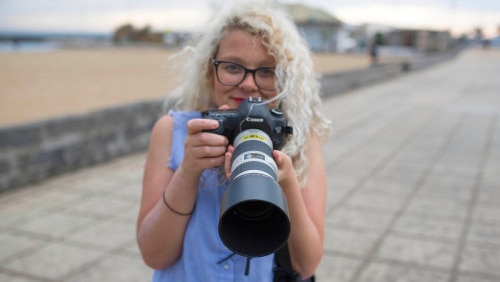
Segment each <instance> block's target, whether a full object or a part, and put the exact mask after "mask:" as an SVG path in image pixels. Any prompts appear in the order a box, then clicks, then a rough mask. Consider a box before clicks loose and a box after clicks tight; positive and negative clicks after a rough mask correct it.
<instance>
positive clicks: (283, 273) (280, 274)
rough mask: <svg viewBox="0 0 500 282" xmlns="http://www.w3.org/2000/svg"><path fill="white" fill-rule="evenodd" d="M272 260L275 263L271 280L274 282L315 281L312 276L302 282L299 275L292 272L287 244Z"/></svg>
mask: <svg viewBox="0 0 500 282" xmlns="http://www.w3.org/2000/svg"><path fill="white" fill-rule="evenodd" d="M274 259H275V261H276V268H275V270H274V280H273V281H274V282H299V281H304V282H305V281H308V282H314V281H315V278H314V276H312V277H311V278H309V279H306V280H302V278H301V277H300V274H298V273H297V272H296V271H295V270H293V267H292V261H291V260H290V251H289V250H288V244H285V245H284V246H283V248H281V249H279V250H278V251H277V252H276V253H275V254H274Z"/></svg>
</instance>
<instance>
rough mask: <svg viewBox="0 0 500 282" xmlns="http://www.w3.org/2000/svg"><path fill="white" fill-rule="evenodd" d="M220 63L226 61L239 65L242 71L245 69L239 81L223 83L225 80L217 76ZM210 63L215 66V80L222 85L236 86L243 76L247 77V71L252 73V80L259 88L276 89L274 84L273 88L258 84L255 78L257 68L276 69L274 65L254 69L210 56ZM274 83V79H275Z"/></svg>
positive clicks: (242, 79) (243, 78)
mask: <svg viewBox="0 0 500 282" xmlns="http://www.w3.org/2000/svg"><path fill="white" fill-rule="evenodd" d="M221 63H228V64H233V65H237V66H239V67H241V68H242V69H243V70H244V71H245V74H244V75H243V77H242V78H241V80H240V81H238V83H234V84H232V83H231V84H228V83H225V82H222V81H221V80H220V78H219V65H220V64H221ZM212 64H213V65H214V67H215V76H216V77H217V80H218V81H219V82H220V83H221V84H223V85H226V86H237V85H239V84H241V83H242V82H243V81H244V80H245V78H246V77H247V74H248V73H251V74H252V77H253V81H254V82H255V85H256V86H257V87H258V88H259V89H261V90H267V91H273V90H276V88H277V87H276V84H275V85H274V87H273V88H267V87H261V86H260V85H259V83H257V79H256V78H255V73H256V72H258V71H259V70H263V69H272V70H273V71H274V70H275V69H276V68H275V67H261V68H256V69H249V68H246V67H244V66H242V65H240V64H238V63H235V62H231V61H224V60H216V59H214V58H212ZM275 83H276V81H275Z"/></svg>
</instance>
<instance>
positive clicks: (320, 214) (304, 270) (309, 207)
mask: <svg viewBox="0 0 500 282" xmlns="http://www.w3.org/2000/svg"><path fill="white" fill-rule="evenodd" d="M308 145H309V148H308V161H309V168H308V180H307V183H306V185H305V186H304V187H302V189H300V187H299V183H298V179H297V176H296V174H295V170H294V169H293V166H292V161H291V159H290V157H288V156H286V155H285V154H284V153H282V152H279V151H274V158H275V160H276V163H277V165H278V167H279V169H280V176H279V177H280V185H281V187H282V188H283V191H284V193H285V195H286V198H287V203H288V210H289V216H290V223H291V226H292V228H291V233H290V238H289V239H288V245H289V250H290V258H291V262H292V266H293V268H294V269H295V271H297V272H299V273H300V274H301V276H302V278H308V277H310V276H312V275H313V274H314V272H315V271H316V268H317V267H318V265H319V263H320V261H321V257H322V256H323V241H324V218H325V201H326V200H325V199H326V173H325V167H324V162H323V157H322V152H321V142H320V140H319V138H318V137H317V136H312V137H311V140H310V142H309V144H308Z"/></svg>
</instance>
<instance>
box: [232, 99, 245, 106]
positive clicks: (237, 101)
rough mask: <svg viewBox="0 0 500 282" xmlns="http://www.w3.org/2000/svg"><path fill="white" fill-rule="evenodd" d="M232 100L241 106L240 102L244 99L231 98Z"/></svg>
mask: <svg viewBox="0 0 500 282" xmlns="http://www.w3.org/2000/svg"><path fill="white" fill-rule="evenodd" d="M233 100H234V101H235V102H236V103H238V105H239V104H241V102H243V100H245V99H244V98H233Z"/></svg>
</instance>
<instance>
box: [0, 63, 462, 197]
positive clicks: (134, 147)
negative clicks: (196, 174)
mask: <svg viewBox="0 0 500 282" xmlns="http://www.w3.org/2000/svg"><path fill="white" fill-rule="evenodd" d="M454 55H455V54H447V55H441V56H439V57H429V58H425V59H420V60H417V61H415V62H412V63H409V64H401V63H398V64H396V63H392V64H380V65H375V66H373V67H370V68H368V69H360V70H353V71H346V72H339V73H334V74H330V75H324V76H323V78H322V81H321V83H322V86H321V87H322V88H321V89H322V96H323V98H326V97H329V96H332V95H336V94H341V93H345V92H347V91H350V90H353V89H356V88H360V87H363V86H367V85H370V84H374V83H377V82H381V81H384V80H387V79H390V78H394V77H397V76H399V75H402V74H404V73H405V72H408V71H412V70H419V69H423V68H426V67H429V66H431V65H434V64H436V63H439V62H442V61H444V60H447V59H450V58H453V56H454ZM161 105H162V101H160V100H154V101H147V102H141V103H135V104H131V105H126V106H120V107H115V108H110V109H105V110H101V111H96V112H93V113H90V114H87V115H75V116H68V117H62V118H57V119H49V120H45V121H40V122H36V123H30V124H25V125H20V126H13V127H3V128H0V191H5V190H8V189H11V188H14V187H18V186H22V185H26V184H30V183H35V182H38V181H41V180H44V179H46V178H48V177H51V176H55V175H58V174H61V173H64V172H68V171H72V170H75V169H78V168H81V167H85V166H89V165H92V164H95V163H100V162H104V161H106V160H109V159H112V158H114V157H118V156H122V155H125V154H129V153H132V152H136V151H140V150H144V149H146V148H147V146H148V143H149V136H150V133H151V128H152V126H153V124H154V122H155V121H156V120H157V119H158V117H159V116H160V115H161Z"/></svg>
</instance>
